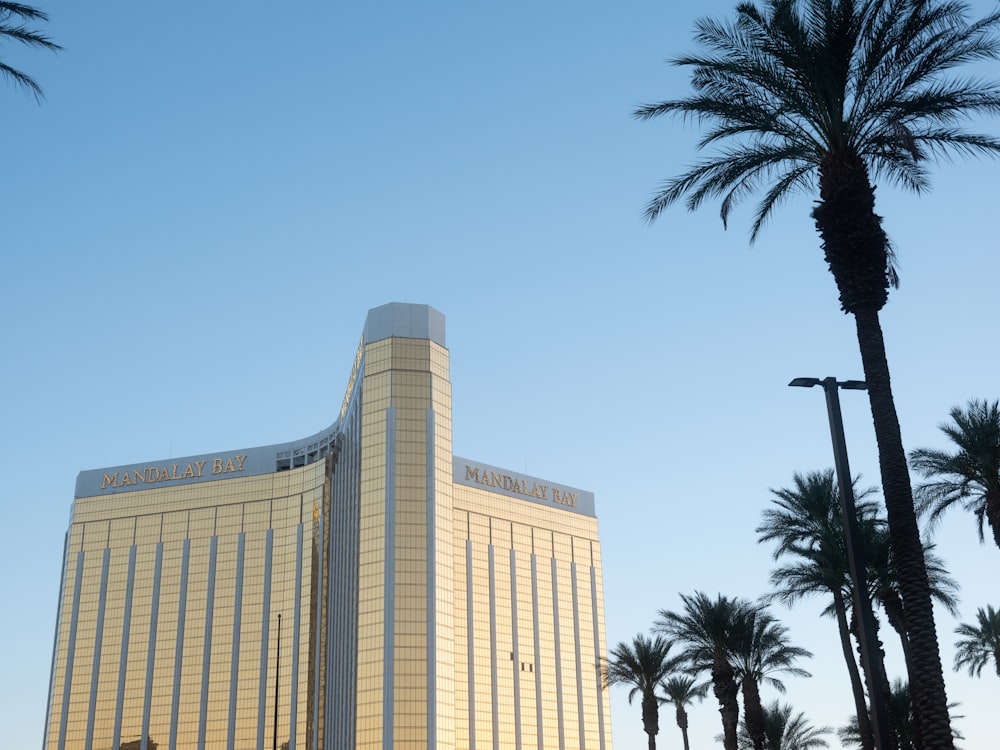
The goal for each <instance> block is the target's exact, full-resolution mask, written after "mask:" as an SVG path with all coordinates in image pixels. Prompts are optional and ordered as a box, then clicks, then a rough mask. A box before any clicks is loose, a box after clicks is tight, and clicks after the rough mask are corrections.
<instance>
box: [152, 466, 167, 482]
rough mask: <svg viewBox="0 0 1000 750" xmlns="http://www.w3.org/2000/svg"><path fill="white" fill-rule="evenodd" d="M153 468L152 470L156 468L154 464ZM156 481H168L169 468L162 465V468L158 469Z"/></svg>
mask: <svg viewBox="0 0 1000 750" xmlns="http://www.w3.org/2000/svg"><path fill="white" fill-rule="evenodd" d="M153 470H154V471H155V470H156V467H155V466H154V467H153ZM156 481H157V482H169V481H170V469H168V468H167V467H166V466H164V467H163V468H162V469H160V478H159V479H157V480H156Z"/></svg>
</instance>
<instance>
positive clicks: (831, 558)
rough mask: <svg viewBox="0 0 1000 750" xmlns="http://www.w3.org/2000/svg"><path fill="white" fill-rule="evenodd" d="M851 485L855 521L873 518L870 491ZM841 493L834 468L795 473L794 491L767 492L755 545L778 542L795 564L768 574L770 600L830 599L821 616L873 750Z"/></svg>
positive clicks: (778, 555) (779, 552)
mask: <svg viewBox="0 0 1000 750" xmlns="http://www.w3.org/2000/svg"><path fill="white" fill-rule="evenodd" d="M853 485H854V495H855V497H856V499H857V501H856V506H857V512H858V516H859V520H860V521H861V522H862V523H865V522H867V521H869V520H870V519H873V518H874V517H875V515H876V508H875V505H874V503H872V502H871V501H870V500H868V497H869V496H870V495H871V494H872V493H873V492H874V490H873V489H863V490H861V489H858V487H857V480H855V481H854V483H853ZM839 493H840V489H839V486H838V484H837V480H836V478H835V476H834V472H833V469H827V470H826V471H815V472H810V473H808V474H798V473H796V474H795V475H794V477H793V485H792V487H790V488H782V489H777V490H775V489H772V490H771V494H772V496H773V497H772V499H771V505H770V507H768V508H766V509H765V510H764V512H763V514H762V516H763V520H762V522H761V525H760V526H758V527H757V529H756V531H757V534H758V537H757V541H758V542H760V543H764V542H777V544H778V546H777V549H776V550H775V551H774V559H775V560H780V559H783V558H784V559H787V558H792V559H793V560H794V562H791V563H788V564H785V565H783V566H780V567H778V568H775V569H774V570H773V571H772V572H771V577H770V582H771V585H772V586H773V587H774V590H773V592H772V593H771V594H770V597H769V598H772V599H776V600H778V601H781V602H782V603H784V604H785V605H788V606H791V605H794V604H795V603H797V602H798V601H800V600H801V599H804V598H806V597H811V596H822V597H827V596H829V597H830V599H829V604H827V606H826V607H825V608H824V610H823V614H824V615H828V616H833V617H834V618H835V619H836V622H837V629H838V632H839V634H840V647H841V652H842V654H843V657H844V662H845V664H846V665H847V672H848V676H849V677H850V681H851V693H852V695H853V697H854V711H855V714H856V715H857V718H858V726H859V727H861V738H862V745H861V746H862V748H863V750H874V747H875V738H874V734H873V731H872V725H871V719H870V717H869V716H868V707H867V705H866V702H865V688H864V683H863V682H862V680H861V673H860V671H859V669H858V662H857V659H856V658H855V652H854V648H853V647H852V645H851V628H850V620H849V615H848V608H849V606H850V603H851V601H852V599H853V588H852V583H851V578H850V575H849V574H848V564H847V544H846V541H845V536H844V523H843V518H842V516H841V511H840V499H839Z"/></svg>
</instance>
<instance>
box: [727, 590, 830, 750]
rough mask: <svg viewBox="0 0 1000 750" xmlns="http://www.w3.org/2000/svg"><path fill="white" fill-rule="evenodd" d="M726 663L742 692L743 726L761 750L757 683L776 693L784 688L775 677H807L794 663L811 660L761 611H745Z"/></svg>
mask: <svg viewBox="0 0 1000 750" xmlns="http://www.w3.org/2000/svg"><path fill="white" fill-rule="evenodd" d="M730 654H731V656H730V660H731V661H732V664H733V669H734V670H735V671H736V674H737V676H738V677H739V679H740V683H741V686H742V688H743V717H744V718H743V723H744V726H745V727H746V731H747V733H748V734H749V735H750V737H751V739H752V740H753V743H754V748H755V750H764V744H765V741H766V735H767V727H766V720H765V716H764V707H763V705H762V704H761V700H760V683H761V682H767V683H768V684H769V685H771V687H773V688H775V689H776V690H778V691H779V692H782V693H783V692H784V691H785V685H784V683H783V682H781V680H779V679H778V678H777V677H775V676H774V675H775V673H778V672H785V673H787V674H791V675H795V676H797V677H810V676H811V675H810V674H809V672H807V671H806V670H804V669H802V668H800V667H796V666H795V661H796V660H797V659H800V658H807V657H811V656H812V654H811V653H810V652H809V651H806V650H805V649H804V648H799V647H798V646H792V645H791V644H789V642H788V628H786V627H785V626H783V625H781V624H780V623H779V622H778V621H777V620H776V619H775V618H774V617H772V616H771V615H770V614H769V613H768V612H767V611H765V610H764V609H748V610H746V611H744V612H742V613H741V614H740V617H739V625H738V627H737V628H736V629H735V632H734V633H733V639H732V642H731V644H730Z"/></svg>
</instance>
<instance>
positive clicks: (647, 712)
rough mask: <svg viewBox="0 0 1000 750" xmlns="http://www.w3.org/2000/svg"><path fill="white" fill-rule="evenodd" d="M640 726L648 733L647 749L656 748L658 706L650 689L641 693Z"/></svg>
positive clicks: (658, 721)
mask: <svg viewBox="0 0 1000 750" xmlns="http://www.w3.org/2000/svg"><path fill="white" fill-rule="evenodd" d="M642 728H643V729H645V730H646V734H648V735H649V750H656V735H657V734H658V733H659V731H660V707H659V704H658V702H657V700H656V695H655V694H654V693H653V691H652V690H647V691H644V692H643V694H642Z"/></svg>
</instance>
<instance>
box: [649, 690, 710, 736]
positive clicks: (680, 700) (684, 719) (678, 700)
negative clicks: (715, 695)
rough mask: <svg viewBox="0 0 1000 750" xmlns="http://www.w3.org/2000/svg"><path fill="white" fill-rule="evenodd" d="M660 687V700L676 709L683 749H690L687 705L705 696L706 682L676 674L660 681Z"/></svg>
mask: <svg viewBox="0 0 1000 750" xmlns="http://www.w3.org/2000/svg"><path fill="white" fill-rule="evenodd" d="M660 689H661V690H662V691H663V697H662V698H661V699H660V701H661V702H662V703H669V704H671V705H673V706H674V708H675V709H676V711H677V726H678V727H679V728H680V730H681V738H682V739H683V740H684V750H690V747H691V746H690V744H689V743H688V715H687V706H690V705H691V704H692V703H694V702H695V701H696V700H698V701H700V700H702V699H703V698H704V697H705V694H706V693H707V692H708V683H707V682H702V683H699V682H697V681H696V680H695V678H694V677H692V676H691V675H686V674H676V675H673V676H671V677H668V678H667V679H666V680H664V681H663V682H661V683H660Z"/></svg>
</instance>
